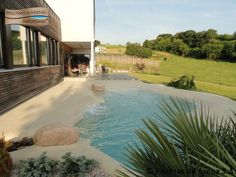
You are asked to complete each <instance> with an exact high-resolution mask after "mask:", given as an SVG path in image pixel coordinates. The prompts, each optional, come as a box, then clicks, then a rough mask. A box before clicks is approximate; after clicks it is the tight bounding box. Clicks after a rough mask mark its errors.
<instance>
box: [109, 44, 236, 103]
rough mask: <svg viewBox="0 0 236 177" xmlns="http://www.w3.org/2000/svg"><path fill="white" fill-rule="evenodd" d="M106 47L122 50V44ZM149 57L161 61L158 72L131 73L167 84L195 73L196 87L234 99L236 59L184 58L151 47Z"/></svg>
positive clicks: (113, 51) (113, 50) (150, 81)
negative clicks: (227, 60)
mask: <svg viewBox="0 0 236 177" xmlns="http://www.w3.org/2000/svg"><path fill="white" fill-rule="evenodd" d="M105 47H106V48H107V51H108V53H114V54H124V53H125V46H121V45H108V46H105ZM165 59H166V60H165ZM148 60H156V61H159V62H160V68H159V72H160V75H151V74H137V73H132V74H131V75H133V76H135V77H137V78H138V79H140V80H142V81H144V82H147V83H158V84H160V83H161V84H167V83H169V82H170V80H171V79H173V78H177V77H179V76H181V75H183V74H189V75H193V76H195V83H196V86H197V91H202V92H209V93H215V94H218V95H223V96H226V97H229V98H231V99H234V100H236V63H229V62H216V61H209V60H200V59H193V58H185V57H181V56H176V55H173V54H170V53H167V52H159V51H153V56H152V57H151V58H150V59H148ZM129 67H130V66H129ZM122 68H124V66H123V67H122ZM116 69H117V66H116Z"/></svg>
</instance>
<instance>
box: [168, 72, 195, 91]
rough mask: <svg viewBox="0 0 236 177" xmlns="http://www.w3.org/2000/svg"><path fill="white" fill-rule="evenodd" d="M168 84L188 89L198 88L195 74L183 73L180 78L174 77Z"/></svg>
mask: <svg viewBox="0 0 236 177" xmlns="http://www.w3.org/2000/svg"><path fill="white" fill-rule="evenodd" d="M168 86H171V87H175V88H179V89H186V90H192V89H196V85H195V83H194V76H189V75H183V76H181V77H180V78H178V79H173V80H172V81H170V83H169V84H168Z"/></svg>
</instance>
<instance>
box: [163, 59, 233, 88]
mask: <svg viewBox="0 0 236 177" xmlns="http://www.w3.org/2000/svg"><path fill="white" fill-rule="evenodd" d="M160 62H161V64H160V74H161V75H164V76H170V77H179V76H180V75H183V74H190V75H193V76H195V79H196V80H198V81H204V82H211V83H215V84H221V85H227V86H236V63H229V62H215V61H208V60H197V59H193V58H184V57H180V56H176V55H169V57H167V60H166V61H164V60H161V61H160Z"/></svg>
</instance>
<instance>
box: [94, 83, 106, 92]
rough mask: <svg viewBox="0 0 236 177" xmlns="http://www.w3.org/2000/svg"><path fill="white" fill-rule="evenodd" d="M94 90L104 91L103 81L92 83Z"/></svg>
mask: <svg viewBox="0 0 236 177" xmlns="http://www.w3.org/2000/svg"><path fill="white" fill-rule="evenodd" d="M92 90H93V91H94V92H104V91H105V86H104V85H103V84H101V83H93V84H92Z"/></svg>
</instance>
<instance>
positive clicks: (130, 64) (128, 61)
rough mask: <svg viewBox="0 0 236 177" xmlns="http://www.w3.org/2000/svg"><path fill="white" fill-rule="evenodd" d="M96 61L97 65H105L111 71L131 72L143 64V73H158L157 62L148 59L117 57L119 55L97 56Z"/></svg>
mask: <svg viewBox="0 0 236 177" xmlns="http://www.w3.org/2000/svg"><path fill="white" fill-rule="evenodd" d="M96 60H97V63H98V64H103V65H106V66H107V67H110V68H111V69H112V70H128V71H132V70H133V69H135V68H134V66H135V65H137V64H144V66H145V69H144V72H148V73H158V71H159V62H158V61H155V60H150V59H143V58H138V57H135V56H128V55H119V54H97V55H96Z"/></svg>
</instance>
